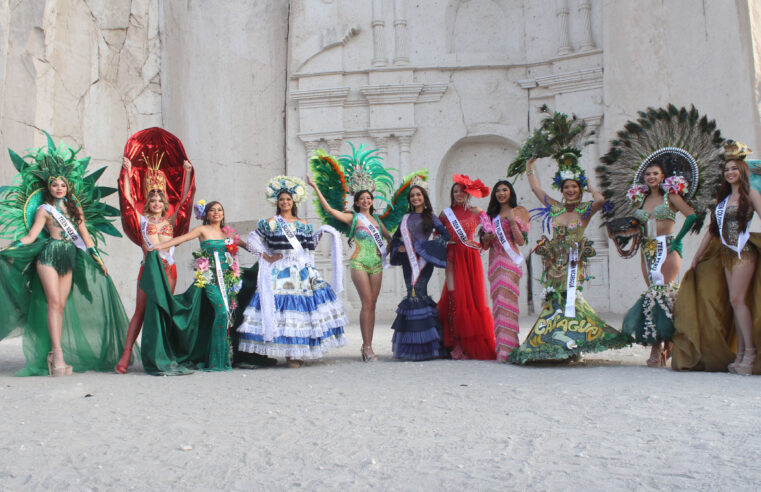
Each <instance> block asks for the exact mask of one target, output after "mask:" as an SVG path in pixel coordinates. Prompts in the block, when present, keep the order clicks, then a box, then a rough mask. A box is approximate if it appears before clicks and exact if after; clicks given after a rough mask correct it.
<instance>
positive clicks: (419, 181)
mask: <svg viewBox="0 0 761 492" xmlns="http://www.w3.org/2000/svg"><path fill="white" fill-rule="evenodd" d="M413 186H417V187H418V188H422V189H423V190H425V192H426V193H428V181H426V179H425V177H423V176H421V175H417V176H415V177H413V178H412V181H410V188H412V187H413Z"/></svg>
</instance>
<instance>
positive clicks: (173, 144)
mask: <svg viewBox="0 0 761 492" xmlns="http://www.w3.org/2000/svg"><path fill="white" fill-rule="evenodd" d="M124 156H125V157H127V158H128V159H129V160H130V161H132V173H131V174H132V175H131V176H127V171H126V170H125V169H124V168H122V170H121V173H120V174H119V205H120V207H121V216H122V226H123V227H124V232H125V233H126V234H127V236H128V237H129V238H130V239H131V240H132V241H133V242H134V243H135V244H137V245H142V244H143V240H142V234H141V232H140V215H142V213H143V205H144V204H145V197H146V195H147V190H145V186H144V182H145V177H146V175H148V174H151V172H152V171H151V167H153V168H154V169H155V170H156V171H155V172H158V174H159V175H163V178H165V183H166V198H167V200H168V201H169V211H168V212H167V216H169V215H171V214H173V213H175V210H177V219H176V223H175V226H174V235H175V236H179V235H181V234H185V233H186V232H188V227H189V226H190V217H191V215H192V212H193V197H194V196H195V192H196V185H195V170H194V169H191V171H190V177H189V179H190V188H189V189H188V195H187V196H185V197H183V196H181V195H182V189H183V186H184V184H185V183H183V178H184V175H185V170H184V169H183V166H182V163H183V162H184V161H185V160H188V158H187V156H186V155H185V148H184V147H183V146H182V142H180V139H179V138H177V137H175V136H174V135H172V134H171V133H169V132H168V131H166V130H164V129H162V128H158V127H153V128H146V129H145V130H141V131H139V132H137V133H135V134H134V135H132V136H131V137H130V138H129V140H127V144H126V145H125V146H124ZM155 172H154V174H155ZM126 179H129V185H130V186H129V188H130V191H131V192H132V201H133V202H134V204H135V206H134V208H133V207H132V206H131V205H130V201H129V200H128V199H127V197H126V195H125V190H124V184H125V180H126Z"/></svg>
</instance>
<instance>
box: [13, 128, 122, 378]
mask: <svg viewBox="0 0 761 492" xmlns="http://www.w3.org/2000/svg"><path fill="white" fill-rule="evenodd" d="M46 135H47V133H46ZM78 152H79V150H78V149H77V150H75V149H72V148H70V147H66V146H63V145H62V146H60V147H56V146H55V144H54V143H53V140H52V139H51V138H50V136H49V135H47V147H42V148H39V149H33V150H30V151H29V153H28V154H27V155H25V156H24V157H21V156H19V155H18V154H16V153H15V152H13V151H12V150H9V153H10V157H11V161H12V163H13V165H14V166H15V168H16V170H17V171H18V172H19V174H18V175H17V176H16V177H15V178H14V184H12V185H9V186H3V187H2V188H0V217H1V219H0V237H2V238H4V239H11V240H16V241H14V242H13V243H12V244H11V246H10V247H8V248H6V249H4V250H2V251H0V318H2V319H3V323H2V324H1V325H0V339H2V338H4V337H6V336H8V335H9V334H10V333H14V332H21V333H22V334H23V348H24V356H25V358H26V365H25V367H24V369H22V370H20V371H19V372H17V375H19V376H33V375H43V374H47V361H46V356H47V353H48V352H49V351H50V347H51V344H50V336H49V334H48V326H47V307H48V306H47V299H46V297H45V294H44V291H43V289H42V285H41V283H40V280H39V277H38V275H37V269H36V264H37V263H38V262H41V263H43V264H46V265H50V266H52V267H53V268H54V269H55V270H56V271H57V272H58V273H59V274H60V275H65V274H66V273H68V272H69V271H72V272H73V275H72V288H71V292H70V294H69V297H68V299H67V300H66V307H65V310H64V314H63V330H62V340H61V345H62V349H63V352H64V358H65V360H66V361H67V362H68V363H69V364H71V365H72V366H73V368H74V370H75V371H86V370H91V369H92V370H97V371H111V370H112V369H113V367H114V364H115V363H116V361H117V360H118V359H119V355H120V354H121V351H122V348H123V340H124V336H125V334H126V330H127V324H128V319H127V315H126V314H125V312H124V307H123V306H122V303H121V300H120V299H119V295H118V293H117V291H116V288H115V287H114V284H113V282H112V281H111V278H110V277H108V276H106V275H104V274H103V271H102V270H101V266H100V265H99V261H100V256H99V254H98V253H97V249H96V248H90V249H89V250H88V251H83V250H82V249H79V248H78V247H76V246H75V245H74V244H72V240H71V238H70V236H69V235H67V234H66V232H64V231H63V230H62V231H61V236H60V237H61V239H58V238H53V237H51V236H50V234H49V233H48V231H47V230H46V229H45V230H43V231H42V232H41V233H40V235H39V236H38V237H37V239H36V240H35V241H34V242H33V243H31V244H28V245H23V244H21V243H20V241H17V239H19V238H21V237H23V236H25V235H26V234H27V233H28V232H29V229H30V228H31V227H32V224H33V223H34V219H35V214H36V212H37V209H38V208H39V207H40V206H42V205H43V202H44V200H43V196H44V190H45V189H46V188H47V187H48V183H49V182H50V181H52V180H54V179H57V178H60V179H64V180H65V181H66V182H67V185H68V187H69V189H70V191H71V196H72V197H73V199H74V200H75V202H76V204H77V205H78V206H79V208H80V209H81V211H82V213H83V218H84V221H85V224H86V226H87V230H88V232H89V234H90V236H91V237H92V240H93V242H95V244H96V245H97V244H98V243H100V242H102V241H103V240H104V234H109V235H112V236H116V237H119V236H121V234H120V233H119V231H118V230H117V229H116V228H115V227H114V226H113V225H112V224H111V222H112V219H111V217H116V216H118V215H119V212H118V210H116V209H115V208H114V207H111V206H110V205H107V204H105V203H103V202H102V201H101V200H102V199H103V198H104V197H106V196H108V195H110V194H112V193H114V192H115V191H116V189H115V188H109V187H103V186H96V181H97V180H98V178H99V177H100V176H101V175H102V174H103V171H104V170H105V168H100V169H98V170H96V171H94V172H92V173H90V174H86V171H87V167H88V164H89V162H90V159H89V158H81V159H78V158H77V154H78ZM62 212H63V215H64V216H66V215H67V213H66V211H65V210H63V211H62ZM67 219H69V220H71V217H67ZM88 253H89V254H88Z"/></svg>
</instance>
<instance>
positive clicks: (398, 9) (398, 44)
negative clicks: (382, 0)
mask: <svg viewBox="0 0 761 492" xmlns="http://www.w3.org/2000/svg"><path fill="white" fill-rule="evenodd" d="M406 3H407V0H394V65H408V64H409V63H410V58H409V56H407V15H406Z"/></svg>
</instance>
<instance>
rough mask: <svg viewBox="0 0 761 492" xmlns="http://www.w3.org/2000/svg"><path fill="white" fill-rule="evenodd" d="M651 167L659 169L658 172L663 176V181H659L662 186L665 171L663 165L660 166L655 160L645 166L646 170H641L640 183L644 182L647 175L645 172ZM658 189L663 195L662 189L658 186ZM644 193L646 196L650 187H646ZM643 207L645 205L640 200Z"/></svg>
mask: <svg viewBox="0 0 761 492" xmlns="http://www.w3.org/2000/svg"><path fill="white" fill-rule="evenodd" d="M651 167H657V168H658V169H660V170H661V175H663V179H662V180H661V184H663V181H665V179H666V170H665V169H663V164H661V163H660V162H658V161H657V160H656V161H652V162H651V163H650V164H648V165H647V167H646V168H645V169H644V170H643V172H642V182H643V183H644V181H645V174H646V173H647V170H648V169H650V168H651ZM645 186H647V184H645ZM658 189H659V190H660V192H661V194H665V192H664V191H663V188H661V187H660V186H659V187H658ZM645 193H646V194H648V195H649V194H650V187H649V186H647V191H646V192H645ZM644 205H645V201H644V200H642V205H641V207H643V206H644ZM641 207H640V208H641Z"/></svg>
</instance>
